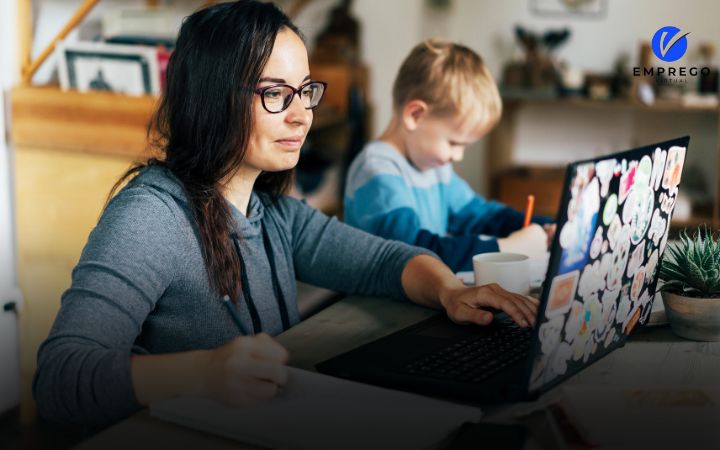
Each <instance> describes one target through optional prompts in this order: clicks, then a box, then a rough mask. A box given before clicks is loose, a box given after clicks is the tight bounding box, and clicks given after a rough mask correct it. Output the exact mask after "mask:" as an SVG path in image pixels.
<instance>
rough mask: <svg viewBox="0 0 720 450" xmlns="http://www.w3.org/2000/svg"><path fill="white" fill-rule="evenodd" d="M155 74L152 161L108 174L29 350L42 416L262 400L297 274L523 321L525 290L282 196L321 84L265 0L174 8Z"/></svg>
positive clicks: (273, 384)
mask: <svg viewBox="0 0 720 450" xmlns="http://www.w3.org/2000/svg"><path fill="white" fill-rule="evenodd" d="M167 81H168V82H167V90H166V92H165V95H164V97H163V99H162V101H161V104H160V107H159V109H158V113H157V114H156V117H155V120H154V122H155V128H156V129H157V131H158V133H159V135H160V136H161V140H160V144H161V148H162V150H163V152H164V157H163V158H162V160H150V161H149V162H148V164H145V165H143V166H140V167H136V168H134V169H131V170H130V171H129V172H128V173H127V174H126V175H125V177H123V179H124V178H126V177H129V176H130V175H131V174H135V175H136V176H135V177H134V178H133V179H132V180H131V181H130V182H129V183H128V185H127V186H125V187H124V188H123V189H122V190H121V191H120V192H119V193H118V194H117V195H116V196H115V197H114V198H113V199H112V201H110V202H109V204H108V206H107V207H106V209H105V211H104V213H103V215H102V217H101V218H100V221H99V223H98V225H97V227H96V228H95V229H94V230H93V232H92V233H91V235H90V237H89V239H88V243H87V245H86V247H85V249H84V250H83V253H82V256H81V258H80V261H79V263H78V265H77V267H76V268H75V269H74V271H73V278H72V286H71V287H70V289H68V290H67V292H65V293H64V295H63V298H62V305H61V308H60V311H59V313H58V316H57V318H56V320H55V323H54V325H53V328H52V330H51V332H50V336H49V337H48V339H47V340H46V341H45V342H44V343H43V345H42V346H41V348H40V350H39V354H38V370H37V373H36V375H35V380H34V383H33V392H34V395H35V398H36V400H37V403H38V407H39V411H40V413H41V414H42V415H43V416H45V417H46V418H48V419H51V420H53V421H59V422H70V423H80V424H86V425H104V424H108V423H111V422H114V421H117V420H119V419H121V418H123V417H126V416H128V415H130V414H132V413H133V412H135V411H136V410H137V409H139V408H140V407H142V406H144V405H147V404H149V403H150V402H152V401H154V400H159V399H163V398H168V397H173V396H178V395H196V396H197V395H199V396H206V397H210V398H214V399H218V400H221V401H225V402H230V403H233V404H248V403H253V402H257V401H259V400H262V399H267V398H270V397H272V396H273V395H275V393H276V391H277V387H278V386H279V385H282V384H283V383H285V381H286V380H287V371H286V367H285V362H286V361H287V358H288V354H287V351H285V349H284V348H282V347H281V346H280V345H279V344H278V343H276V342H275V341H274V340H273V339H272V338H271V337H270V336H271V335H276V334H278V333H281V332H282V331H283V330H285V329H287V328H289V327H291V326H292V325H294V324H296V323H297V322H298V311H297V304H296V298H295V297H296V293H295V279H299V280H302V281H304V282H307V283H311V284H315V285H319V286H323V287H326V288H329V289H333V290H336V291H340V292H345V293H349V294H363V295H380V296H388V297H397V298H409V299H410V300H412V301H414V302H416V303H418V304H420V305H425V306H428V307H432V308H438V309H439V308H444V309H445V310H446V311H447V313H448V315H449V316H450V318H451V319H452V320H454V321H457V322H462V323H465V322H468V323H469V322H474V323H478V324H487V323H489V322H490V320H491V318H492V314H491V313H490V312H487V311H483V310H482V309H481V307H482V306H492V307H495V308H498V309H502V310H504V311H506V312H508V313H509V314H510V315H511V316H512V317H513V318H514V319H515V320H516V321H517V322H518V323H520V324H521V325H524V326H529V325H530V324H532V323H533V322H534V318H535V314H536V312H537V305H536V303H535V302H534V301H532V300H531V299H528V298H526V297H523V296H518V295H513V294H509V293H507V292H505V291H503V290H501V289H500V288H498V287H497V286H483V287H476V288H465V287H464V286H463V285H462V284H461V283H460V281H458V280H457V279H456V278H455V276H454V275H453V273H452V272H451V271H450V270H449V269H448V268H447V267H446V266H445V265H444V264H442V263H441V262H440V261H439V260H438V259H436V258H435V257H434V256H432V255H430V254H428V253H427V252H425V251H422V250H420V249H417V248H414V247H410V246H407V245H404V244H402V243H398V242H391V241H385V240H382V239H380V238H376V237H373V236H370V235H368V234H365V233H363V232H361V231H358V230H355V229H353V228H351V227H348V226H346V225H343V224H341V223H339V222H337V221H336V220H334V219H330V218H328V217H326V216H324V215H322V214H321V213H320V212H318V211H316V210H314V209H312V208H310V207H308V206H307V205H305V204H304V203H302V202H300V201H297V200H294V199H292V198H289V197H285V196H283V195H282V193H283V192H284V191H285V189H286V187H287V186H288V184H289V183H290V180H291V174H292V169H293V168H294V167H295V165H296V164H297V161H298V156H299V153H300V147H301V146H302V143H303V141H304V139H305V136H306V134H307V132H308V129H309V128H310V124H311V122H312V108H313V107H314V106H316V105H317V103H318V102H319V101H320V99H321V97H322V94H323V92H324V84H323V83H321V82H315V81H314V80H312V78H311V77H310V71H309V68H308V57H307V51H306V49H305V46H304V44H303V41H302V39H301V38H300V36H299V32H298V30H297V29H296V28H295V27H294V25H293V24H292V23H291V22H290V21H289V20H288V18H287V17H286V16H285V15H284V14H283V13H282V12H280V11H279V10H278V9H277V8H275V7H274V6H273V5H271V4H266V3H259V2H255V1H240V2H237V3H228V4H219V5H216V6H212V7H209V8H207V9H204V10H201V11H199V12H197V13H195V14H193V15H192V16H190V17H188V18H187V19H186V21H185V22H184V24H183V26H182V29H181V30H180V34H179V36H178V41H177V46H176V49H175V51H174V53H173V55H172V58H171V60H170V63H169V66H168V80H167ZM122 181H123V180H122V179H121V181H120V182H122ZM120 182H118V184H120ZM223 299H229V302H228V301H223ZM235 315H237V316H238V320H237V321H234V320H233V318H234V316H235Z"/></svg>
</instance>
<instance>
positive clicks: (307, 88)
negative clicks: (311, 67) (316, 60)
mask: <svg viewBox="0 0 720 450" xmlns="http://www.w3.org/2000/svg"><path fill="white" fill-rule="evenodd" d="M326 87H327V83H326V82H324V81H309V82H307V83H305V84H303V85H302V86H300V87H299V88H297V89H295V88H294V87H292V86H288V85H287V84H273V85H271V86H265V87H261V88H257V89H255V93H256V94H257V95H259V96H260V100H261V101H262V105H263V108H265V110H266V111H267V112H269V113H272V114H276V113H279V112H283V111H285V110H286V109H287V108H288V107H289V106H290V104H291V103H292V101H293V98H294V97H295V95H296V94H297V96H298V97H300V101H301V102H302V104H303V106H304V107H305V109H313V108H314V107H316V106H317V105H318V104H320V100H321V99H322V97H323V94H324V93H325V88H326Z"/></svg>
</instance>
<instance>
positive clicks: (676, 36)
mask: <svg viewBox="0 0 720 450" xmlns="http://www.w3.org/2000/svg"><path fill="white" fill-rule="evenodd" d="M688 34H690V33H685V34H681V33H680V29H679V28H676V27H673V26H667V27H662V28H660V29H659V30H657V31H656V32H655V35H654V36H653V38H652V49H653V53H655V56H657V57H658V58H660V59H661V60H663V61H665V62H673V61H677V60H678V59H680V58H682V56H683V55H684V54H685V52H686V51H687V46H688V43H687V38H686V37H685V36H687V35H688Z"/></svg>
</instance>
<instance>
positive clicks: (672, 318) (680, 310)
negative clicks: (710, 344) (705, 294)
mask: <svg viewBox="0 0 720 450" xmlns="http://www.w3.org/2000/svg"><path fill="white" fill-rule="evenodd" d="M662 299H663V304H664V305H665V314H666V315H667V318H668V322H670V327H671V328H672V331H673V333H675V334H677V335H678V336H680V337H684V338H687V339H693V340H695V341H720V298H695V297H683V296H681V295H677V294H672V293H669V292H664V291H663V293H662Z"/></svg>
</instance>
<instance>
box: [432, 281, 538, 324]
mask: <svg viewBox="0 0 720 450" xmlns="http://www.w3.org/2000/svg"><path fill="white" fill-rule="evenodd" d="M441 303H442V305H443V307H445V311H447V315H448V317H450V319H451V320H452V321H453V322H456V323H476V324H480V325H488V324H489V323H490V322H492V319H493V313H492V312H490V311H488V310H487V309H486V308H493V309H495V310H500V311H504V312H505V313H507V314H508V315H509V316H510V317H512V319H513V320H514V321H515V322H516V323H517V324H518V325H520V326H521V327H529V326H532V325H534V324H535V319H536V317H537V313H538V306H539V304H540V302H539V301H538V300H536V299H534V298H532V297H528V296H525V295H520V294H513V293H511V292H508V291H506V290H505V289H503V288H501V287H500V286H499V285H497V284H486V285H484V286H473V287H458V288H452V289H448V290H447V291H446V292H444V295H442V296H441Z"/></svg>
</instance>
